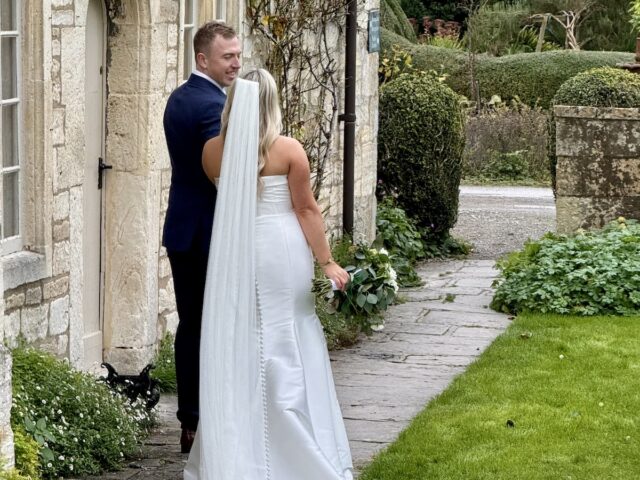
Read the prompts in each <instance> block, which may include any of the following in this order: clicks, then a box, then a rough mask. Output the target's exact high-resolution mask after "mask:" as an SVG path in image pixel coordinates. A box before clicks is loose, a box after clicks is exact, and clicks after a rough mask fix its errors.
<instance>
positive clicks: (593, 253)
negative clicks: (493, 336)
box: [491, 217, 640, 316]
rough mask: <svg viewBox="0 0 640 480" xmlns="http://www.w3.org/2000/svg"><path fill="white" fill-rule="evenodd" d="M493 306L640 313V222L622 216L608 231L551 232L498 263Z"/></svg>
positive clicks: (576, 312) (518, 309) (562, 311)
mask: <svg viewBox="0 0 640 480" xmlns="http://www.w3.org/2000/svg"><path fill="white" fill-rule="evenodd" d="M497 265H498V268H499V269H500V270H501V277H502V278H500V279H498V280H497V281H496V285H497V290H496V294H495V296H494V298H493V302H492V303H491V308H493V309H494V310H499V311H503V312H509V313H520V312H541V313H560V314H571V315H585V316H586V315H638V313H640V224H638V222H637V221H635V220H625V219H624V218H622V217H620V218H619V219H618V220H617V221H614V222H611V223H610V224H609V225H607V226H606V227H605V228H603V229H602V230H597V231H592V232H584V231H579V232H578V233H576V234H575V235H556V234H552V233H548V234H546V235H545V236H544V237H542V238H541V239H540V240H537V241H529V242H527V243H526V244H525V247H524V249H523V250H522V251H519V252H515V253H511V254H510V255H509V256H507V257H506V258H504V259H502V260H500V261H499V262H498V264H497Z"/></svg>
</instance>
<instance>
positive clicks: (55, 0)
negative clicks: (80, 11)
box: [51, 0, 73, 8]
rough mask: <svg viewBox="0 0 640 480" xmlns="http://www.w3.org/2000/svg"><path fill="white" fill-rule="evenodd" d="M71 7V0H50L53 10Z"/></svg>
mask: <svg viewBox="0 0 640 480" xmlns="http://www.w3.org/2000/svg"><path fill="white" fill-rule="evenodd" d="M72 5H73V0H52V1H51V6H52V7H54V8H60V7H69V6H72Z"/></svg>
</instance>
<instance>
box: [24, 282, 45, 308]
mask: <svg viewBox="0 0 640 480" xmlns="http://www.w3.org/2000/svg"><path fill="white" fill-rule="evenodd" d="M41 301H42V287H41V286H40V285H36V286H33V287H31V288H27V293H26V304H27V305H36V304H38V303H40V302H41Z"/></svg>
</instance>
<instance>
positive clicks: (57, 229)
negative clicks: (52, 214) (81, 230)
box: [53, 220, 70, 242]
mask: <svg viewBox="0 0 640 480" xmlns="http://www.w3.org/2000/svg"><path fill="white" fill-rule="evenodd" d="M69 236H70V227H69V221H68V220H64V221H62V222H58V223H56V224H55V225H54V226H53V241H54V242H61V241H63V240H69Z"/></svg>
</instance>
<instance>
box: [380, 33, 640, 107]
mask: <svg viewBox="0 0 640 480" xmlns="http://www.w3.org/2000/svg"><path fill="white" fill-rule="evenodd" d="M392 45H398V46H399V47H400V48H402V49H403V50H406V51H407V52H408V53H410V54H411V56H412V59H413V66H414V68H415V69H416V70H422V71H430V70H436V71H437V72H439V73H441V74H445V75H446V83H447V85H449V86H450V87H451V88H452V89H453V90H454V91H456V92H457V93H459V94H461V95H465V96H466V97H470V80H469V55H467V54H465V53H464V52H461V51H458V50H453V49H448V48H440V47H434V46H430V45H419V44H411V43H409V42H408V41H406V40H400V39H399V37H398V36H394V35H392V34H390V33H389V32H385V31H383V32H382V49H383V51H385V50H386V49H390V48H391V46H392ZM633 59H634V55H633V54H632V53H624V52H588V51H579V52H576V51H569V50H556V51H548V52H541V53H522V54H516V55H507V56H504V57H490V56H488V55H484V54H481V55H477V56H476V79H477V81H478V86H479V90H480V97H481V98H482V99H483V100H485V101H489V100H490V99H491V97H492V96H493V95H499V96H500V97H501V98H502V100H504V101H509V100H512V99H516V98H518V99H519V100H520V101H522V102H523V103H525V104H527V105H530V106H536V105H538V106H541V107H543V108H545V109H546V108H549V107H550V106H551V103H552V100H553V96H554V95H555V94H556V92H557V90H558V88H560V86H561V85H562V84H563V83H564V82H565V81H567V80H568V79H569V78H571V77H573V76H575V75H577V74H578V73H581V72H584V71H587V70H592V69H593V68H597V67H606V66H615V65H617V64H618V63H628V62H632V61H633Z"/></svg>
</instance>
